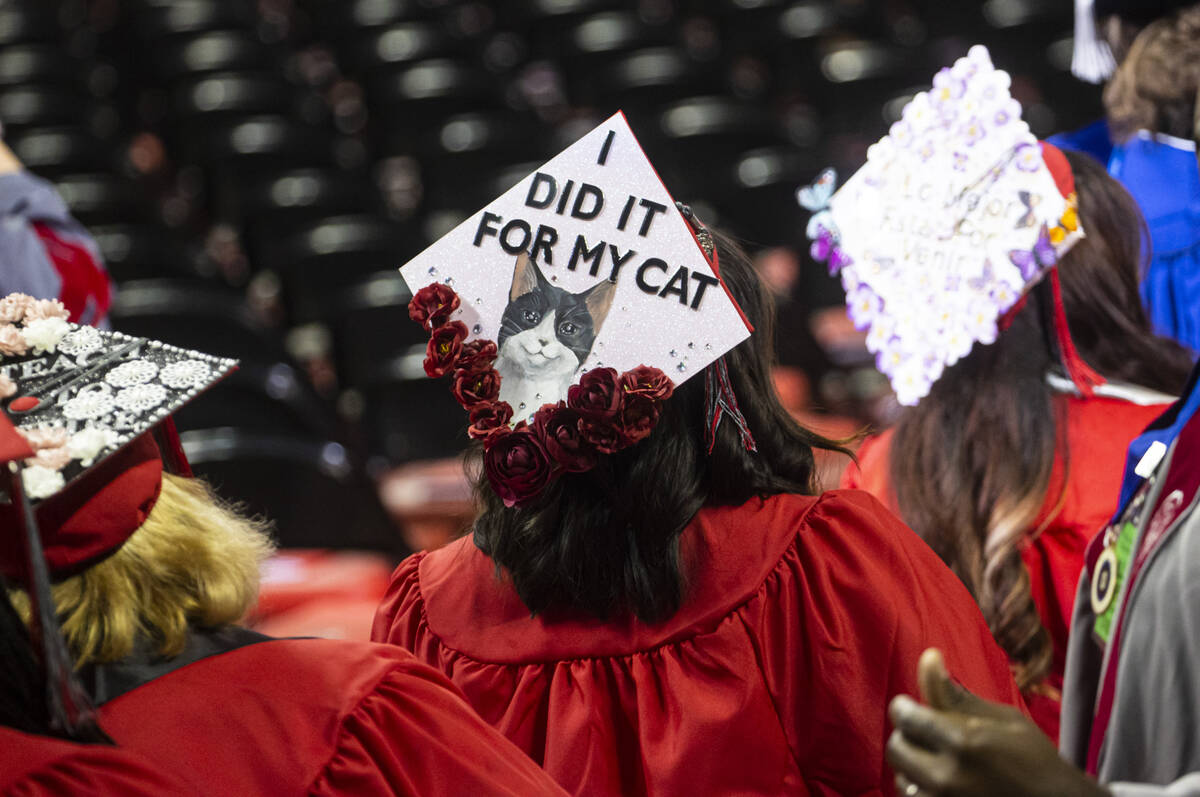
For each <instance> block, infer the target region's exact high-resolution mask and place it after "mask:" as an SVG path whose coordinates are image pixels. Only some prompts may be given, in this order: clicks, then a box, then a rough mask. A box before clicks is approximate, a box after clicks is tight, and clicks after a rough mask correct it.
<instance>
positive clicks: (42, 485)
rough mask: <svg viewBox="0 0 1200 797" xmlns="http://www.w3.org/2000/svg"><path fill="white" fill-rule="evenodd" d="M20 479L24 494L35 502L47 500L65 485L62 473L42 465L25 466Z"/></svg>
mask: <svg viewBox="0 0 1200 797" xmlns="http://www.w3.org/2000/svg"><path fill="white" fill-rule="evenodd" d="M21 479H22V483H23V484H24V486H25V494H26V495H28V496H29V497H30V498H32V499H33V500H35V501H37V500H41V499H43V498H49V497H50V496H52V495H54V494H55V493H57V492H58V491H59V490H61V489H62V488H63V487H64V486H65V485H66V480H65V479H64V478H63V475H62V473H60V472H59V471H58V470H55V469H53V468H47V467H43V466H42V465H27V466H26V467H25V469H24V470H23V471H21Z"/></svg>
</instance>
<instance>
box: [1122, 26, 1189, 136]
mask: <svg viewBox="0 0 1200 797" xmlns="http://www.w3.org/2000/svg"><path fill="white" fill-rule="evenodd" d="M1198 93H1200V4H1194V5H1191V6H1190V7H1187V8H1184V9H1182V10H1179V11H1177V12H1175V13H1174V14H1171V15H1169V16H1166V17H1163V18H1161V19H1157V20H1155V21H1154V22H1151V23H1150V24H1149V25H1147V26H1146V28H1145V29H1144V30H1141V31H1140V32H1139V33H1138V34H1137V37H1136V39H1134V40H1133V41H1132V44H1131V46H1130V48H1129V51H1128V55H1127V56H1126V57H1125V58H1124V60H1123V61H1121V62H1120V64H1119V66H1118V67H1117V70H1116V72H1115V73H1114V74H1113V77H1112V79H1111V80H1110V81H1109V83H1108V85H1107V86H1106V87H1105V89H1104V107H1105V110H1106V112H1107V114H1108V119H1109V124H1110V126H1111V128H1112V130H1113V134H1114V135H1115V136H1116V137H1117V138H1118V139H1119V140H1123V139H1125V138H1128V137H1129V136H1132V135H1134V134H1136V133H1137V131H1139V130H1148V131H1150V132H1152V133H1165V134H1167V135H1170V136H1174V137H1176V138H1181V139H1195V138H1196V137H1197V136H1198V132H1197V123H1198V121H1200V120H1198V118H1197V116H1196V102H1197V94H1198Z"/></svg>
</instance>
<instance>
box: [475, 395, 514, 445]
mask: <svg viewBox="0 0 1200 797" xmlns="http://www.w3.org/2000/svg"><path fill="white" fill-rule="evenodd" d="M512 414H513V411H512V407H510V406H509V405H508V402H507V401H487V402H484V403H483V404H480V405H478V406H476V407H473V408H472V409H471V425H470V426H469V427H467V434H468V435H470V437H471V439H473V440H486V439H487V438H490V437H491V436H492V435H493V434H495V433H496V432H498V431H500V430H501V429H503V430H504V431H506V432H507V431H510V430H509V428H508V422H509V421H511V420H512Z"/></svg>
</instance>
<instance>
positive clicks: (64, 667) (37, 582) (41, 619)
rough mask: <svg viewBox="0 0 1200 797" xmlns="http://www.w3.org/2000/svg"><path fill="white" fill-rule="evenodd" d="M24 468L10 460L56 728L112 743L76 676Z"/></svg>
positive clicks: (33, 625) (34, 636)
mask: <svg viewBox="0 0 1200 797" xmlns="http://www.w3.org/2000/svg"><path fill="white" fill-rule="evenodd" d="M21 470H22V469H21V466H20V465H18V464H17V463H15V462H11V463H9V475H10V479H9V491H10V492H9V494H10V495H11V496H12V498H13V501H14V502H16V503H17V504H18V505H19V508H20V515H19V516H20V518H21V525H22V527H23V528H22V531H23V534H24V538H25V554H26V565H27V566H28V571H27V572H28V578H29V584H28V590H29V607H30V617H29V637H30V640H31V641H32V642H33V648H34V650H35V651H37V652H38V653H39V654H40V657H41V666H42V672H43V674H44V676H45V679H46V705H47V708H48V714H49V721H50V728H51V729H52V730H53V731H55V732H56V733H59V734H61V735H62V736H64V737H66V738H68V739H73V740H75V741H78V742H93V743H105V744H112V743H113V741H112V739H110V738H109V737H108V735H107V734H106V733H104V731H103V730H102V729H101V728H100V725H99V723H98V722H97V721H96V710H95V708H94V707H93V706H92V701H91V699H90V698H89V697H88V695H87V693H86V692H85V691H84V689H83V686H82V685H81V684H80V683H79V678H78V677H77V676H76V675H75V668H74V666H73V664H72V662H71V656H70V654H69V653H68V652H67V645H66V642H65V641H64V640H63V636H62V631H61V630H60V628H59V625H58V618H57V616H56V615H55V611H54V599H53V598H52V597H51V595H50V573H49V570H48V569H47V567H46V557H45V554H44V552H43V551H42V540H41V537H40V536H39V534H38V527H37V519H36V518H35V517H34V514H33V506H32V505H31V504H30V503H29V499H28V498H27V497H26V495H25V490H24V488H23V484H22V478H21Z"/></svg>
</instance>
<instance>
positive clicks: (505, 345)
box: [401, 113, 750, 505]
mask: <svg viewBox="0 0 1200 797" xmlns="http://www.w3.org/2000/svg"><path fill="white" fill-rule="evenodd" d="M683 211H684V209H681V208H680V207H677V206H676V204H675V201H674V200H673V199H672V198H671V195H670V194H669V193H668V192H667V189H666V188H665V187H664V186H663V184H662V181H661V180H660V179H659V177H658V175H657V173H656V172H655V170H654V167H653V166H651V164H650V161H649V160H648V159H647V158H646V155H645V154H644V153H643V152H642V149H641V146H640V145H639V144H638V141H637V139H636V138H635V137H634V135H633V131H632V130H630V128H629V125H628V124H627V122H626V121H625V117H624V116H623V115H622V114H620V113H617V114H615V115H614V116H612V117H611V118H609V119H608V120H606V121H605V122H603V123H602V124H600V125H599V126H598V127H596V128H595V129H593V130H592V131H591V132H589V133H587V134H585V135H584V136H583V137H582V138H580V139H579V140H578V141H576V142H575V143H574V144H572V145H571V146H570V147H568V148H567V149H565V150H563V151H562V152H561V153H559V154H558V155H557V156H555V157H554V158H553V159H551V160H550V161H548V162H547V163H546V164H545V165H543V166H542V167H541V168H539V169H537V170H536V171H535V172H534V173H533V174H530V175H528V176H527V177H526V178H525V179H523V180H521V181H520V182H519V183H517V184H516V185H515V186H513V187H512V188H511V189H509V190H508V191H506V192H505V193H504V194H502V195H501V196H500V197H498V198H497V199H495V200H494V201H493V202H491V203H490V204H488V205H487V207H485V208H483V209H482V210H480V211H479V212H477V213H476V214H474V215H473V216H471V217H470V218H468V219H467V220H466V221H464V222H463V223H462V224H460V225H459V226H458V227H456V228H454V229H453V230H451V231H450V232H449V233H447V234H446V235H445V236H444V237H443V238H441V239H440V240H439V241H437V242H436V243H434V244H433V245H432V246H430V247H429V248H428V249H426V250H425V251H424V252H422V253H421V254H419V255H417V257H415V258H414V259H413V260H412V261H410V262H409V263H408V264H406V265H405V266H404V267H403V268H401V274H402V275H403V276H404V279H405V281H406V282H407V283H408V285H409V287H410V288H411V289H412V290H413V292H414V298H413V302H412V304H411V305H410V314H411V315H412V317H413V319H414V320H415V321H417V322H419V323H421V324H422V325H424V326H425V327H426V328H427V329H428V330H429V331H430V334H431V339H430V343H429V348H428V357H427V359H426V372H427V373H428V374H429V375H430V376H435V377H437V376H450V377H451V379H452V380H453V391H454V395H455V397H456V398H457V399H458V400H459V402H460V403H461V404H462V405H463V407H464V408H465V409H467V410H468V412H469V413H470V433H471V435H472V436H473V437H476V438H478V439H482V440H484V447H485V467H486V468H487V472H488V475H489V477H490V478H491V483H492V486H493V487H494V488H496V491H497V493H498V494H499V495H501V497H502V498H504V500H505V501H506V503H508V504H510V505H517V504H521V503H523V502H525V501H527V500H530V499H532V498H533V497H535V496H536V495H537V494H538V493H539V492H540V490H541V489H542V488H543V487H544V486H545V485H546V484H547V483H548V482H549V480H550V478H552V476H553V474H554V473H557V472H558V471H560V470H567V471H582V470H586V469H588V468H589V467H591V464H592V463H594V461H595V457H596V456H597V455H602V454H609V453H613V452H615V451H616V450H619V449H621V448H624V447H626V446H628V445H632V444H634V443H636V442H638V441H639V440H641V439H643V438H644V437H645V436H647V435H648V434H649V433H650V430H651V429H652V428H653V425H654V423H655V421H656V420H657V417H658V409H657V402H661V401H662V400H664V399H665V398H666V397H668V396H669V395H670V393H671V391H672V390H673V388H674V386H675V385H678V384H680V383H682V382H683V381H685V380H686V379H688V378H690V377H692V376H694V375H696V374H698V373H700V372H702V371H705V369H706V368H707V367H708V366H709V365H710V364H711V363H713V362H714V361H716V360H718V358H720V357H721V356H722V355H723V354H724V353H725V352H727V351H729V350H730V349H731V348H733V347H734V346H736V345H737V344H738V343H740V342H741V341H743V340H745V339H746V338H747V337H748V336H749V334H750V326H749V324H748V322H747V321H746V319H745V318H744V316H743V315H742V313H741V311H740V309H739V308H738V307H737V305H736V304H735V302H734V301H733V299H732V297H731V296H730V295H729V293H728V291H727V290H726V289H725V286H724V284H723V283H722V282H721V280H720V277H719V265H718V264H717V262H716V257H715V253H714V252H715V250H714V249H713V246H712V239H711V236H709V235H708V233H707V231H706V230H704V228H703V226H702V225H700V224H698V223H697V222H696V221H695V219H694V218H690V213H689V217H685V215H684V212H683ZM514 435H515V436H514ZM516 471H519V472H520V473H521V474H522V477H521V478H519V479H513V478H508V477H507V476H505V475H503V474H510V475H511V474H512V473H513V472H516Z"/></svg>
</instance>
